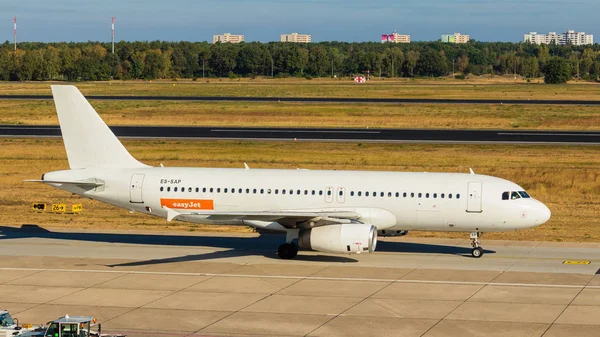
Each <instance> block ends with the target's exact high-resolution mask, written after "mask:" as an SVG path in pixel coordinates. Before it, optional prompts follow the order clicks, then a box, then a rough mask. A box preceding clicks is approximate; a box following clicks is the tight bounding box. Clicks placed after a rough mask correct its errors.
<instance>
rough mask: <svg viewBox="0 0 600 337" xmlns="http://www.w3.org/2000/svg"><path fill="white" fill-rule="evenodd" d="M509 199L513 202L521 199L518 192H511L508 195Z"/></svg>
mask: <svg viewBox="0 0 600 337" xmlns="http://www.w3.org/2000/svg"><path fill="white" fill-rule="evenodd" d="M510 199H511V200H515V199H521V196H520V195H519V193H518V192H511V193H510Z"/></svg>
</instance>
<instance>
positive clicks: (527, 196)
mask: <svg viewBox="0 0 600 337" xmlns="http://www.w3.org/2000/svg"><path fill="white" fill-rule="evenodd" d="M519 195H520V196H521V198H525V199H527V198H531V197H530V196H529V194H527V192H525V191H519Z"/></svg>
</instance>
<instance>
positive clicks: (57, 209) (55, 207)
mask: <svg viewBox="0 0 600 337" xmlns="http://www.w3.org/2000/svg"><path fill="white" fill-rule="evenodd" d="M66 211H67V205H65V204H52V212H54V213H65V212H66Z"/></svg>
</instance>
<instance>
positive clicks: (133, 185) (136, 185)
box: [129, 173, 144, 204]
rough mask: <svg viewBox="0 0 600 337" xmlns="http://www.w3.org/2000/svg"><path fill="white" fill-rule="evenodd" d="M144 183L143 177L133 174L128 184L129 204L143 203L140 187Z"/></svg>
mask: <svg viewBox="0 0 600 337" xmlns="http://www.w3.org/2000/svg"><path fill="white" fill-rule="evenodd" d="M143 183H144V175H143V174H140V173H134V174H133V175H132V176H131V182H130V184H129V186H130V187H129V202H131V203H139V204H142V203H144V199H143V198H142V185H143Z"/></svg>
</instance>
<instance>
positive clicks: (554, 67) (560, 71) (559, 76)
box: [544, 57, 572, 84]
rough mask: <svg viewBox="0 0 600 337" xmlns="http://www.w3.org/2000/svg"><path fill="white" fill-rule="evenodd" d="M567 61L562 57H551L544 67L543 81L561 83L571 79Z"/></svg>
mask: <svg viewBox="0 0 600 337" xmlns="http://www.w3.org/2000/svg"><path fill="white" fill-rule="evenodd" d="M571 75H572V74H571V67H570V65H569V62H567V60H565V59H564V58H562V57H553V58H551V59H550V60H549V61H548V62H546V66H545V67H544V83H547V84H561V83H567V81H568V80H570V79H571Z"/></svg>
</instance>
